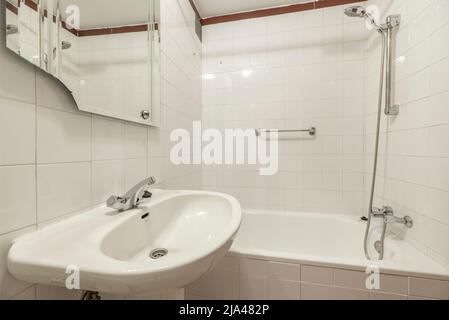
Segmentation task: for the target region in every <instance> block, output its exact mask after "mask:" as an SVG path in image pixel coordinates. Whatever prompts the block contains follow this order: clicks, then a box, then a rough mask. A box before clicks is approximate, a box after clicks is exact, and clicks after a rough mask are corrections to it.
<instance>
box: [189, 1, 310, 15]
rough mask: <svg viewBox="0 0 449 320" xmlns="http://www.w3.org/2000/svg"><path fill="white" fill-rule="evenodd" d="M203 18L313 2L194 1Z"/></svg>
mask: <svg viewBox="0 0 449 320" xmlns="http://www.w3.org/2000/svg"><path fill="white" fill-rule="evenodd" d="M194 2H195V4H196V7H197V9H198V11H199V12H200V15H201V17H202V18H208V17H215V16H221V15H226V14H231V13H237V12H244V11H253V10H258V9H265V8H273V7H280V6H286V5H290V4H297V3H304V2H311V0H194Z"/></svg>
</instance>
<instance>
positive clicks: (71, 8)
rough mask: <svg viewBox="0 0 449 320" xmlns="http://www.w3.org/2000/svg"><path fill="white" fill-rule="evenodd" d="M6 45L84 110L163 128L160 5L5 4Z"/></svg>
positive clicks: (151, 1) (80, 0)
mask: <svg viewBox="0 0 449 320" xmlns="http://www.w3.org/2000/svg"><path fill="white" fill-rule="evenodd" d="M6 1H7V2H6V30H7V31H6V46H7V47H8V48H9V49H10V50H12V51H14V52H15V53H16V54H18V55H20V56H21V57H22V58H23V59H25V60H27V61H28V62H30V63H32V64H34V65H36V66H37V67H39V68H41V69H42V70H44V71H45V72H47V73H49V74H51V75H52V76H54V77H55V78H57V79H59V80H60V81H61V82H62V83H63V84H64V85H65V86H66V87H67V88H68V90H69V91H70V92H71V93H72V95H73V97H74V99H75V101H76V104H77V106H78V108H79V109H80V110H82V111H87V112H92V113H95V114H100V115H104V116H109V117H113V118H118V119H122V120H127V121H132V122H137V123H141V124H146V125H150V126H159V123H160V32H159V16H160V15H159V7H160V6H159V1H160V0H133V1H132V5H130V1H126V0H95V1H92V0H6Z"/></svg>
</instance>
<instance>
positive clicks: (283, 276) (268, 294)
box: [186, 255, 449, 300]
mask: <svg viewBox="0 0 449 320" xmlns="http://www.w3.org/2000/svg"><path fill="white" fill-rule="evenodd" d="M223 270H228V271H226V272H224V271H223ZM217 279H219V280H218V281H217ZM366 280H367V275H366V274H365V272H361V271H354V270H350V269H337V268H329V267H324V266H319V265H299V264H294V263H290V264H286V263H280V262H277V261H269V260H257V259H250V258H245V257H239V256H233V255H228V256H227V257H226V258H225V259H224V261H223V262H221V263H220V264H219V265H218V266H217V268H216V270H215V271H212V273H210V274H208V275H206V276H205V277H203V278H202V279H200V280H199V281H197V282H195V283H194V284H192V285H191V286H189V287H188V288H187V289H186V299H192V300H207V299H219V300H220V299H235V300H238V299H241V300H257V299H272V300H277V299H281V300H300V299H301V300H407V299H410V300H415V299H435V300H438V299H445V300H446V299H449V282H448V281H440V280H432V279H424V278H415V277H407V276H399V275H391V274H381V275H380V290H367V288H366Z"/></svg>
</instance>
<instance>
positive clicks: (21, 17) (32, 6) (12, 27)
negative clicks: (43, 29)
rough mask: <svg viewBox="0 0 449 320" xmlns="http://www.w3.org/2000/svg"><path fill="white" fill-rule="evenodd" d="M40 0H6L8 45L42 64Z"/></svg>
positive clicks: (30, 60)
mask: <svg viewBox="0 0 449 320" xmlns="http://www.w3.org/2000/svg"><path fill="white" fill-rule="evenodd" d="M39 37H40V28H39V15H38V0H6V46H7V47H8V48H9V49H11V50H12V51H14V52H15V53H16V54H18V55H19V56H21V57H22V58H24V59H26V60H27V61H29V62H30V63H32V64H34V65H36V66H40V52H39Z"/></svg>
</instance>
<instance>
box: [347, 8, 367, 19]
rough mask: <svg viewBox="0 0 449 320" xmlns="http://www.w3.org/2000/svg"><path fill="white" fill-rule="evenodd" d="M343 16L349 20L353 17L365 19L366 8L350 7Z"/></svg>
mask: <svg viewBox="0 0 449 320" xmlns="http://www.w3.org/2000/svg"><path fill="white" fill-rule="evenodd" d="M345 14H346V15H347V16H348V17H351V18H353V17H357V18H366V17H367V12H366V8H365V7H362V6H352V7H349V8H346V9H345Z"/></svg>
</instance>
